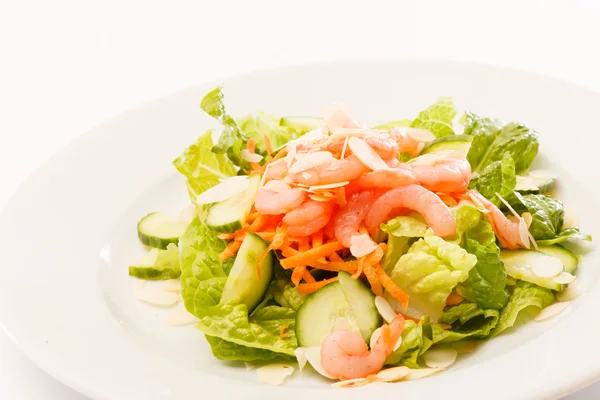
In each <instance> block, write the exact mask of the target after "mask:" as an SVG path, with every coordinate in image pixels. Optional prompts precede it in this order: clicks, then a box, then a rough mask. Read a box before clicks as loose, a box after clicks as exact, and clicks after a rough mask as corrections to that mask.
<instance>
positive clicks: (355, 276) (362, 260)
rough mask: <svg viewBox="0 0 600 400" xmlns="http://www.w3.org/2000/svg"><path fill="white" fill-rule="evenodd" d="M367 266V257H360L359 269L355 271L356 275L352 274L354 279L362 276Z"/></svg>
mask: <svg viewBox="0 0 600 400" xmlns="http://www.w3.org/2000/svg"><path fill="white" fill-rule="evenodd" d="M364 267H365V258H364V257H361V258H359V259H358V269H357V270H356V272H355V273H354V275H352V279H358V278H360V276H361V275H362V273H363V269H364Z"/></svg>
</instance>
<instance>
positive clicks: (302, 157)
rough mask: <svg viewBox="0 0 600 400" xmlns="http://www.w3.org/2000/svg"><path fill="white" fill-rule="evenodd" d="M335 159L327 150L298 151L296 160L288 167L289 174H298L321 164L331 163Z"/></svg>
mask: <svg viewBox="0 0 600 400" xmlns="http://www.w3.org/2000/svg"><path fill="white" fill-rule="evenodd" d="M334 161H335V158H334V157H333V154H331V152H329V151H315V152H314V153H298V154H296V161H295V162H294V163H293V164H292V166H291V167H290V168H289V170H288V172H289V173H290V174H299V173H301V172H304V171H307V170H309V169H312V168H316V167H320V166H321V165H326V164H331V163H332V162H334Z"/></svg>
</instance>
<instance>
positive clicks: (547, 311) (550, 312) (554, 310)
mask: <svg viewBox="0 0 600 400" xmlns="http://www.w3.org/2000/svg"><path fill="white" fill-rule="evenodd" d="M568 306H569V302H568V301H563V302H560V303H554V304H552V305H551V306H548V307H546V308H544V309H543V310H542V311H540V313H539V314H538V315H536V317H535V318H534V320H536V321H538V322H539V321H544V320H546V319H549V318H552V317H554V316H556V315H558V314H560V313H561V312H563V311H564V310H565V309H566V308H567V307H568Z"/></svg>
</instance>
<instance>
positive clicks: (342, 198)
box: [334, 187, 346, 207]
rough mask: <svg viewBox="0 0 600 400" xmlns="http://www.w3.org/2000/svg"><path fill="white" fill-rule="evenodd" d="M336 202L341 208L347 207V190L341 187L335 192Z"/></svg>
mask: <svg viewBox="0 0 600 400" xmlns="http://www.w3.org/2000/svg"><path fill="white" fill-rule="evenodd" d="M334 195H335V201H336V202H337V203H338V204H339V205H340V207H344V206H345V205H346V188H345V187H339V188H336V189H335V191H334Z"/></svg>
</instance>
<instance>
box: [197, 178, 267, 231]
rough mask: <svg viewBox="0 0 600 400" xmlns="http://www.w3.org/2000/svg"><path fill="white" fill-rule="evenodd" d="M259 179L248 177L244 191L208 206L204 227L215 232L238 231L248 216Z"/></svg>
mask: <svg viewBox="0 0 600 400" xmlns="http://www.w3.org/2000/svg"><path fill="white" fill-rule="evenodd" d="M260 179H261V176H260V175H259V174H256V175H252V176H250V177H249V178H248V188H247V189H246V190H244V191H243V192H242V193H240V194H238V195H235V196H233V197H232V198H230V199H228V200H224V201H221V202H218V203H215V204H213V205H212V206H210V208H209V209H208V211H207V214H206V220H205V221H204V223H205V224H206V226H208V227H209V228H210V229H212V230H214V231H217V232H235V231H237V230H238V229H240V228H241V227H242V224H243V223H244V222H245V221H246V218H248V214H250V210H251V209H252V204H254V198H255V197H256V192H258V187H259V186H260Z"/></svg>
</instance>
